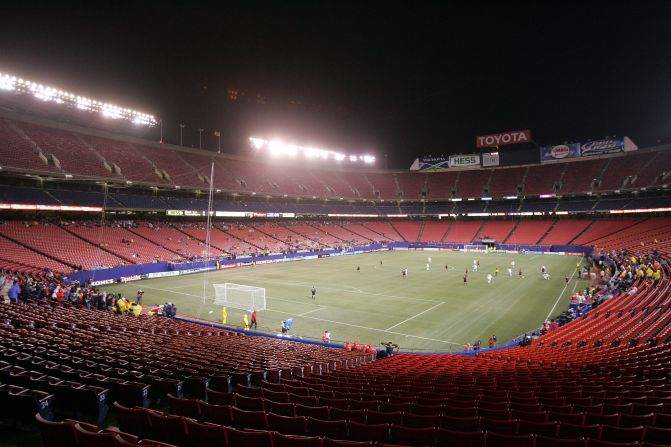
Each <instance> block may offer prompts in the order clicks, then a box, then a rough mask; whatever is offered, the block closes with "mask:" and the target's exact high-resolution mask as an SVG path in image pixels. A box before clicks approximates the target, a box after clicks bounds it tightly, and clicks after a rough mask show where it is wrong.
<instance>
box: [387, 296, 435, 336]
mask: <svg viewBox="0 0 671 447" xmlns="http://www.w3.org/2000/svg"><path fill="white" fill-rule="evenodd" d="M441 304H445V302H444V301H441V302H440V303H438V304H436V305H435V306H431V307H429V308H428V309H426V310H425V311H423V312H420V313H418V314H417V315H413V316H412V317H410V318H406V319H405V320H403V321H401V322H400V323H396V324H395V325H393V326H391V327H388V328H387V329H385V330H384V331H385V332H388V331H390V330H391V329H394V328H395V327H396V326H400V325H402V324H403V323H405V322H408V321H410V320H413V319H415V318H417V317H419V316H420V315H424V314H425V313H427V312H428V311H430V310H432V309H435V308H436V307H438V306H440V305H441Z"/></svg>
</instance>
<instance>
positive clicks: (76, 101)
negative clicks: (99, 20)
mask: <svg viewBox="0 0 671 447" xmlns="http://www.w3.org/2000/svg"><path fill="white" fill-rule="evenodd" d="M0 90H4V91H12V92H14V93H16V94H20V95H30V96H33V97H34V98H36V99H39V100H40V101H44V102H53V103H56V104H61V105H65V106H68V107H73V108H76V109H79V110H85V111H87V112H94V113H100V114H101V115H103V116H105V117H106V118H112V119H123V120H126V121H130V122H132V123H134V124H137V125H142V126H150V127H153V126H155V125H157V124H158V121H156V118H155V117H154V115H150V114H148V113H143V112H138V111H137V110H131V109H129V108H126V107H119V106H116V105H113V104H108V103H103V102H101V101H96V100H92V99H89V98H87V97H84V96H79V95H75V94H74V93H69V92H66V91H63V90H60V89H57V88H54V87H48V86H44V85H42V84H38V83H36V82H32V81H28V80H26V79H22V78H18V79H17V78H16V76H11V75H9V74H6V73H0Z"/></svg>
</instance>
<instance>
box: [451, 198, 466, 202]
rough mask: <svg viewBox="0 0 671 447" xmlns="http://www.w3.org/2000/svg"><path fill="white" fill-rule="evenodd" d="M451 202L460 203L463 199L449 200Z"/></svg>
mask: <svg viewBox="0 0 671 447" xmlns="http://www.w3.org/2000/svg"><path fill="white" fill-rule="evenodd" d="M450 200H451V201H452V202H461V201H462V200H464V199H450Z"/></svg>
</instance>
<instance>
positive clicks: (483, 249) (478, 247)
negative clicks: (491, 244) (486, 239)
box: [463, 244, 487, 253]
mask: <svg viewBox="0 0 671 447" xmlns="http://www.w3.org/2000/svg"><path fill="white" fill-rule="evenodd" d="M463 251H465V252H472V251H474V252H481V253H483V252H487V246H486V245H482V244H477V245H471V244H464V249H463Z"/></svg>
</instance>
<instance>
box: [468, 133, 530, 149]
mask: <svg viewBox="0 0 671 447" xmlns="http://www.w3.org/2000/svg"><path fill="white" fill-rule="evenodd" d="M530 141H531V131H530V130H529V129H525V130H511V131H509V132H501V133H495V134H491V135H478V136H477V137H475V147H477V148H478V149H480V148H483V147H499V146H507V145H509V144H520V143H529V142H530Z"/></svg>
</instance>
